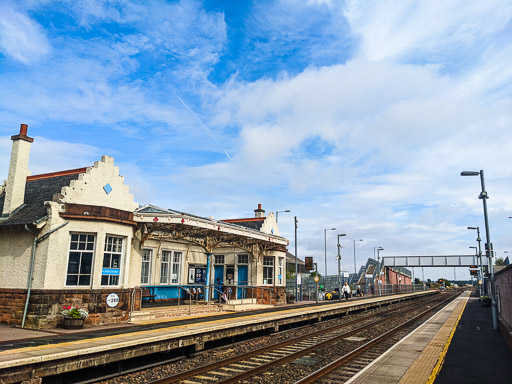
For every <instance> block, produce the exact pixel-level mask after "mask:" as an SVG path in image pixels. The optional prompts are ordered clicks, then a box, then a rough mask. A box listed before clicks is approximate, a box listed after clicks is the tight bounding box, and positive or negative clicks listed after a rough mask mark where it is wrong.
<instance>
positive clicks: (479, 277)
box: [468, 227, 483, 297]
mask: <svg viewBox="0 0 512 384" xmlns="http://www.w3.org/2000/svg"><path fill="white" fill-rule="evenodd" d="M468 228H469V227H468ZM469 248H471V249H474V250H475V256H476V263H475V261H473V265H477V267H478V264H477V263H478V257H479V256H478V247H469ZM480 272H481V270H480V271H479V273H478V279H479V280H480V279H481V273H480ZM482 283H483V281H482ZM478 292H479V293H480V297H482V295H483V292H482V286H481V285H480V284H478Z"/></svg>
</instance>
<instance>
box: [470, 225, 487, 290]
mask: <svg viewBox="0 0 512 384" xmlns="http://www.w3.org/2000/svg"><path fill="white" fill-rule="evenodd" d="M468 229H472V230H475V231H476V241H477V242H478V256H477V263H478V266H479V268H480V273H479V276H478V277H479V279H480V280H482V286H481V287H480V296H482V295H483V294H484V288H485V284H484V282H485V278H484V271H483V268H482V248H481V246H480V242H481V241H482V239H481V238H480V227H468ZM475 252H476V251H475Z"/></svg>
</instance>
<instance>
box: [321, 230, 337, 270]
mask: <svg viewBox="0 0 512 384" xmlns="http://www.w3.org/2000/svg"><path fill="white" fill-rule="evenodd" d="M335 230H336V228H327V229H324V250H325V254H324V256H325V275H324V276H325V277H327V231H335ZM325 277H324V279H325Z"/></svg>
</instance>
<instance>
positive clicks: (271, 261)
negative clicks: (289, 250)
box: [263, 256, 275, 285]
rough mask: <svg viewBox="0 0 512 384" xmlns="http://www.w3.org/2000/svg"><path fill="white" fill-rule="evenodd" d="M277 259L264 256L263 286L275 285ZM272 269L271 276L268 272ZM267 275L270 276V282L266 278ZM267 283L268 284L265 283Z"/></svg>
mask: <svg viewBox="0 0 512 384" xmlns="http://www.w3.org/2000/svg"><path fill="white" fill-rule="evenodd" d="M274 267H275V257H274V256H263V285H274V279H275V277H274V272H275V269H274ZM269 269H270V274H269V273H268V272H267V273H265V272H266V270H269ZM265 275H270V281H269V279H268V277H267V278H265ZM265 281H266V282H265Z"/></svg>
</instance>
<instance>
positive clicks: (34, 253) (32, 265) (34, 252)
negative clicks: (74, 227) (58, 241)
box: [21, 217, 69, 328]
mask: <svg viewBox="0 0 512 384" xmlns="http://www.w3.org/2000/svg"><path fill="white" fill-rule="evenodd" d="M44 219H47V217H43V218H42V219H40V220H38V221H36V222H34V223H33V224H36V225H37V224H38V223H40V222H41V221H43V220H44ZM67 224H69V221H66V222H65V223H64V224H61V225H59V226H58V227H57V228H55V229H52V230H51V231H49V232H46V233H45V234H44V235H43V236H41V237H37V235H36V234H35V233H34V232H32V231H31V230H30V229H28V226H27V225H26V224H25V230H26V231H27V232H29V233H30V234H32V235H33V236H34V244H33V246H32V257H31V259H30V269H29V273H28V289H27V300H26V301H25V310H24V311H23V320H22V322H21V328H25V321H26V319H27V310H28V302H29V300H30V290H31V288H32V276H33V274H34V264H35V259H36V247H37V244H39V243H40V242H41V241H43V240H44V239H46V238H47V237H48V236H50V235H51V234H52V233H53V232H55V231H57V230H59V229H61V228H62V227H64V226H65V225H67Z"/></svg>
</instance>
